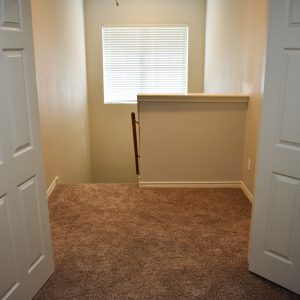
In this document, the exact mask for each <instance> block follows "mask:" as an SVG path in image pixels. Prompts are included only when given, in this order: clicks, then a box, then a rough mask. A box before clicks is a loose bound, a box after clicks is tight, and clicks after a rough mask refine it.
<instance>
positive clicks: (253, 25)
mask: <svg viewBox="0 0 300 300" xmlns="http://www.w3.org/2000/svg"><path fill="white" fill-rule="evenodd" d="M266 26H267V0H243V1H241V0H226V1H224V0H208V1H207V23H206V48H205V79H204V91H205V93H222V92H223V93H239V92H240V93H246V94H249V95H250V100H249V105H248V112H247V119H246V128H245V147H244V155H243V168H242V180H243V182H244V184H245V185H246V187H247V188H248V190H249V191H250V192H251V193H253V191H254V177H255V163H256V152H257V143H258V135H259V124H260V110H261V99H262V80H263V72H264V59H265V45H266ZM248 159H251V161H252V164H251V170H250V171H248V169H247V163H248Z"/></svg>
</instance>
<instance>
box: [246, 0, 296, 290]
mask: <svg viewBox="0 0 300 300" xmlns="http://www.w3.org/2000/svg"><path fill="white" fill-rule="evenodd" d="M269 5H270V8H269V33H268V44H267V62H266V76H265V92H264V99H263V113H262V126H261V137H260V150H259V162H258V174H257V178H256V193H255V203H254V207H253V214H252V225H251V233H250V248H249V269H250V271H252V272H254V273H257V274H259V275H261V276H263V277H265V278H267V279H269V280H271V281H273V282H275V283H277V284H279V285H282V286H283V287H286V288H287V289H290V290H292V291H294V292H296V293H298V294H299V293H300V0H270V1H269Z"/></svg>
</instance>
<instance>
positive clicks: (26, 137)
mask: <svg viewBox="0 0 300 300" xmlns="http://www.w3.org/2000/svg"><path fill="white" fill-rule="evenodd" d="M4 57H5V62H6V66H7V69H6V71H7V84H8V87H9V91H8V93H9V99H8V100H9V104H10V117H11V124H12V126H13V128H12V129H13V132H12V134H13V151H14V156H17V155H20V154H22V153H23V152H24V151H26V150H28V149H30V147H31V144H32V143H31V134H30V125H29V112H28V97H27V94H26V89H27V84H26V81H25V78H24V76H25V74H26V71H25V69H24V62H23V50H15V51H4Z"/></svg>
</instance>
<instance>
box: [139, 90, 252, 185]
mask: <svg viewBox="0 0 300 300" xmlns="http://www.w3.org/2000/svg"><path fill="white" fill-rule="evenodd" d="M247 101H248V98H247V97H234V96H232V97H223V96H214V97H212V96H206V95H201V94H200V95H195V94H193V95H188V96H177V97H174V96H155V97H149V96H144V97H143V96H140V97H139V120H140V133H141V138H140V155H141V157H140V174H141V176H140V184H141V185H166V184H167V185H168V184H170V185H174V184H175V185H176V184H180V185H187V186H190V185H197V184H207V185H212V186H214V185H217V186H232V185H234V186H239V183H240V181H241V172H242V156H243V147H244V131H245V118H246V112H247Z"/></svg>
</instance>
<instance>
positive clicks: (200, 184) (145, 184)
mask: <svg viewBox="0 0 300 300" xmlns="http://www.w3.org/2000/svg"><path fill="white" fill-rule="evenodd" d="M139 187H140V188H240V187H241V182H240V181H191V182H187V181H183V182H177V181H174V182H161V181H160V182H149V181H140V182H139Z"/></svg>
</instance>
